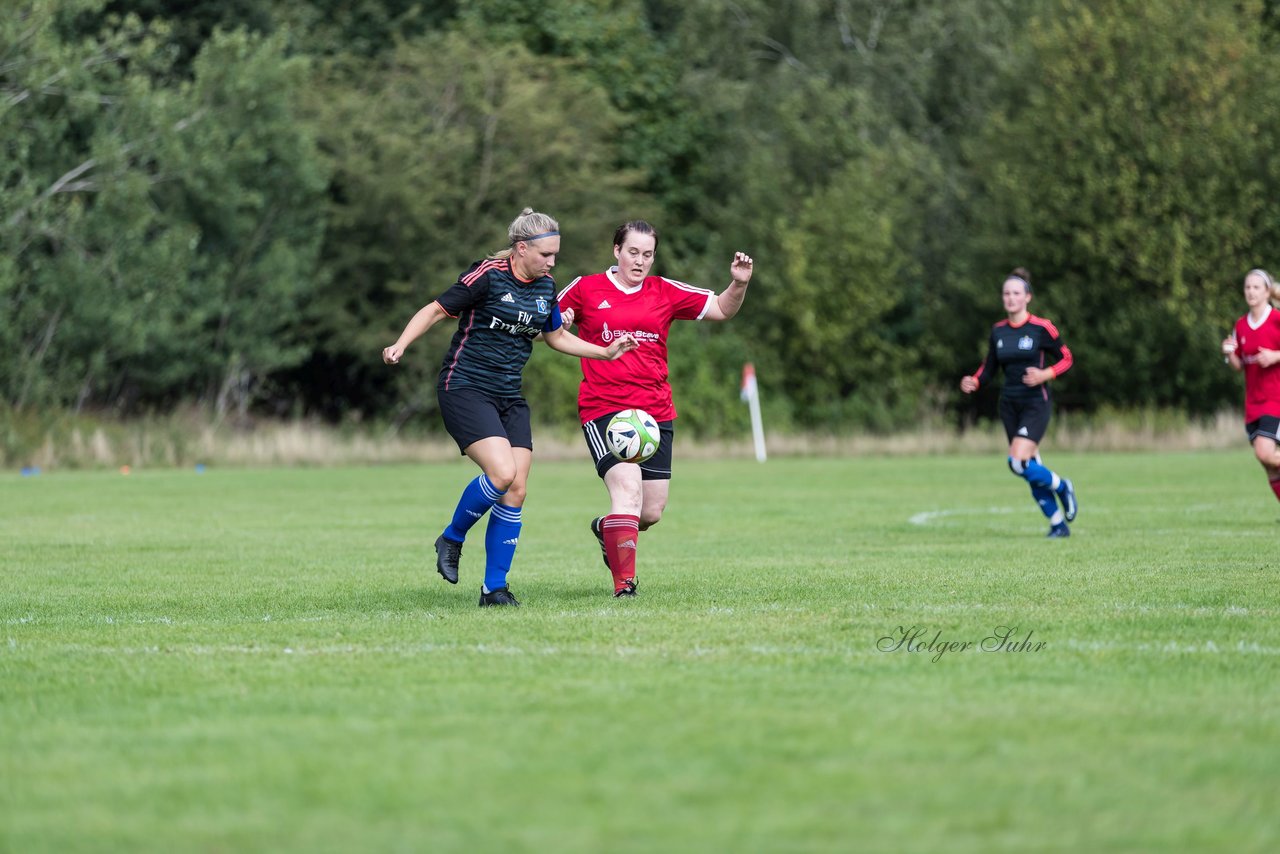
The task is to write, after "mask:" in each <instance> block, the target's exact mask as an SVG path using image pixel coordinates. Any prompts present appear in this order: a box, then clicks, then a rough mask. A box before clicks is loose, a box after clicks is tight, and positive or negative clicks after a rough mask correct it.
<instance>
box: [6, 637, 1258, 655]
mask: <svg viewBox="0 0 1280 854" xmlns="http://www.w3.org/2000/svg"><path fill="white" fill-rule="evenodd" d="M1037 640H1038V641H1042V642H1044V644H1045V647H1044V648H1043V649H1042V650H1039V651H1036V652H1033V653H1030V655H1031V656H1032V657H1039V656H1043V655H1048V654H1052V653H1054V652H1061V651H1064V650H1066V651H1069V652H1072V653H1098V652H1110V653H1137V654H1141V655H1155V656H1170V655H1173V656H1185V655H1207V656H1217V655H1232V656H1234V655H1247V656H1255V655H1262V656H1275V655H1280V647H1276V646H1266V645H1263V644H1260V643H1257V642H1254V641H1244V640H1239V641H1234V642H1231V641H1225V642H1222V643H1218V642H1215V641H1196V642H1187V641H1182V640H1157V641H1142V642H1132V641H1102V640H1083V639H1080V638H1053V637H1052V636H1044V637H1040V638H1037ZM875 643H876V641H875V639H869V640H868V641H867V642H866V643H865V644H857V645H851V646H829V647H824V646H810V645H805V644H790V645H775V644H748V645H746V646H743V647H738V646H717V645H714V644H711V645H708V644H699V645H696V646H693V647H688V648H684V647H681V648H668V647H661V646H657V647H642V646H616V647H612V648H607V647H606V648H596V647H574V646H569V647H566V646H519V645H512V644H489V643H480V644H449V643H445V644H437V643H417V644H374V645H364V644H325V645H321V646H306V645H303V644H297V645H292V646H277V645H270V644H262V645H257V644H216V645H214V644H192V645H181V644H179V645H173V646H158V645H157V646H124V647H115V646H94V645H91V644H42V643H31V642H22V643H19V642H18V641H17V640H16V639H15V638H12V637H10V638H9V639H8V645H7V646H8V652H10V653H13V652H16V651H17V650H19V649H20V648H28V649H31V648H37V649H40V650H41V652H42V653H43V652H57V653H59V654H73V655H104V656H151V655H163V656H187V657H202V656H215V657H218V656H228V657H230V656H264V657H279V656H283V657H288V656H300V657H331V656H351V657H356V656H370V655H374V656H378V655H390V656H397V657H417V656H426V655H436V654H446V655H459V654H472V655H481V656H487V655H493V656H502V657H514V656H525V655H528V656H546V657H550V656H562V655H579V656H587V657H600V656H601V655H605V656H609V657H614V656H616V657H619V658H633V657H648V658H658V659H692V660H708V659H718V658H723V659H730V660H741V659H742V658H743V654H744V652H745V653H747V654H750V655H755V656H759V657H763V658H773V657H777V658H787V659H790V658H818V657H834V658H872V657H878V656H882V655H893V654H895V653H900V654H907V655H910V654H911V653H910V652H906V651H904V650H894V651H881V650H877V649H876V647H875ZM1019 653H1023V651H1020V650H992V651H982V650H977V649H973V650H970V651H968V652H967V653H952V655H957V656H958V655H973V654H979V655H983V656H986V655H1002V654H1005V655H1008V654H1014V655H1017V654H1019ZM1023 654H1024V655H1025V654H1026V653H1023ZM924 657H928V653H927V652H926V653H924Z"/></svg>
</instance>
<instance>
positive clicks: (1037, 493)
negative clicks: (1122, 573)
mask: <svg viewBox="0 0 1280 854" xmlns="http://www.w3.org/2000/svg"><path fill="white" fill-rule="evenodd" d="M1001 296H1002V298H1003V300H1004V310H1005V311H1006V312H1007V313H1008V315H1009V318H1008V319H1007V320H1002V321H1000V322H999V323H997V324H996V325H995V326H993V327H992V328H991V338H990V343H989V345H988V348H987V358H986V361H984V362H983V363H982V365H981V366H980V367H979V368H978V370H977V371H975V372H974V373H973V374H971V375H969V376H966V377H963V378H962V379H961V380H960V390H961V391H963V392H964V393H965V394H972V393H973V392H975V391H977V390H978V388H979V387H980V386H981V385H982V384H983V383H984V382H985V381H987V380H989V379H990V378H991V377H992V376H993V375H994V374H995V369H996V364H997V363H999V365H1000V367H1001V368H1002V369H1003V370H1004V388H1003V389H1002V391H1001V393H1000V420H1001V421H1003V422H1004V432H1005V435H1006V436H1008V438H1009V469H1010V470H1011V471H1012V472H1013V473H1014V474H1015V475H1017V476H1018V477H1021V478H1024V479H1025V480H1026V481H1027V483H1029V484H1031V495H1032V497H1033V498H1035V501H1036V504H1038V505H1040V510H1041V511H1042V512H1043V513H1044V515H1045V516H1046V517H1047V518H1048V519H1049V525H1050V527H1049V536H1050V537H1069V536H1071V529H1070V528H1068V527H1067V523H1068V522H1070V521H1072V520H1074V519H1075V518H1076V509H1077V506H1076V492H1075V489H1074V488H1073V486H1072V484H1071V481H1070V480H1068V479H1067V478H1065V477H1059V476H1058V475H1056V474H1054V473H1053V472H1052V471H1050V470H1049V469H1047V468H1045V467H1044V465H1043V464H1042V463H1041V462H1040V450H1039V446H1040V440H1041V439H1042V438H1044V431H1045V430H1046V429H1048V427H1049V415H1050V404H1049V386H1048V383H1049V380H1052V379H1054V378H1056V377H1060V376H1062V375H1063V374H1064V373H1066V372H1067V370H1068V369H1070V367H1071V351H1070V350H1068V349H1067V346H1066V345H1065V344H1063V343H1062V339H1061V338H1060V337H1059V336H1058V330H1057V328H1056V327H1054V325H1053V324H1052V323H1050V322H1049V321H1048V320H1046V319H1044V318H1043V317H1036V316H1035V315H1034V314H1031V313H1030V312H1029V311H1027V305H1028V304H1029V303H1030V302H1031V274H1030V273H1028V272H1027V271H1026V270H1025V269H1024V268H1022V267H1018V268H1016V269H1015V270H1014V271H1013V272H1012V273H1010V274H1009V275H1008V276H1007V277H1006V278H1005V280H1004V288H1003V290H1002V293H1001ZM1045 353H1051V354H1053V356H1054V362H1053V364H1052V365H1049V366H1048V367H1046V366H1045ZM1058 501H1061V502H1062V509H1061V510H1059V509H1058Z"/></svg>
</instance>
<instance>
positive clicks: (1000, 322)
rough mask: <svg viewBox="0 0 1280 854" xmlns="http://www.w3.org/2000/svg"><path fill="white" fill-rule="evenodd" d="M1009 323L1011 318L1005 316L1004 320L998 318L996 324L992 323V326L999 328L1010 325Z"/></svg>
mask: <svg viewBox="0 0 1280 854" xmlns="http://www.w3.org/2000/svg"><path fill="white" fill-rule="evenodd" d="M1008 325H1009V319H1008V318H1005V319H1004V320H997V321H996V322H995V323H994V324H992V326H991V328H992V329H999V328H1000V327H1001V326H1008Z"/></svg>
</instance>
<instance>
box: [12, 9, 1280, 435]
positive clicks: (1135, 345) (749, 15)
mask: <svg viewBox="0 0 1280 854" xmlns="http://www.w3.org/2000/svg"><path fill="white" fill-rule="evenodd" d="M1278 28H1280V24H1278V23H1277V4H1276V3H1275V2H1273V0H1239V2H1233V3H1202V2H1199V0H1166V2H1162V3H1155V4H1152V3H1147V2H1143V0H946V2H942V0H812V2H803V0H782V2H778V0H736V2H734V3H723V2H719V0H547V2H543V3H538V4H530V3H520V2H514V0H472V1H471V2H413V0H364V2H362V3H350V2H344V0H288V2H281V3H277V4H261V3H257V2H253V0H57V2H55V0H7V2H6V11H5V13H4V14H3V15H0V151H3V156H0V182H2V184H3V188H4V190H3V193H0V348H3V351H4V352H5V354H6V357H5V358H4V359H0V407H3V408H5V409H8V410H10V411H18V412H22V411H31V410H36V409H59V410H67V409H77V410H78V409H86V408H87V409H90V410H94V411H110V412H115V413H119V414H122V415H134V414H140V413H150V412H158V411H166V410H168V409H170V408H173V407H175V406H179V405H188V404H197V405H203V406H208V407H212V408H216V409H217V410H219V411H221V412H227V411H232V412H239V413H241V414H248V413H265V414H272V415H280V416H294V415H302V416H308V417H320V418H324V419H327V420H331V421H335V422H344V421H354V420H366V419H374V420H380V421H387V422H394V423H414V424H424V425H429V424H434V421H435V419H432V418H421V417H419V416H421V415H423V414H425V413H428V412H430V411H431V410H432V409H433V408H434V406H435V401H434V395H433V393H432V388H433V385H434V376H435V372H436V370H437V368H438V365H439V359H440V356H441V354H442V352H443V349H444V346H445V339H446V338H447V336H448V335H449V334H451V330H447V329H439V330H433V332H432V333H430V335H429V336H428V337H427V338H426V339H425V340H423V341H421V342H419V343H418V344H417V345H415V351H416V355H415V354H411V358H408V359H406V360H405V364H404V365H402V366H401V367H400V368H398V369H397V370H395V371H390V370H387V369H386V368H385V367H384V366H383V365H382V364H381V362H380V359H379V358H378V354H379V351H380V349H381V348H382V347H383V346H385V345H386V344H387V343H389V342H390V341H391V340H393V339H394V337H395V335H396V334H397V333H398V332H399V329H400V328H401V327H402V325H403V323H404V321H405V320H406V319H407V318H408V317H409V315H410V314H411V313H412V312H413V311H414V310H416V309H417V308H418V307H419V306H421V305H422V304H423V303H425V302H427V301H428V300H430V299H431V298H432V297H433V296H434V295H435V294H437V293H438V292H440V291H442V290H443V289H444V288H445V287H447V286H448V284H450V283H451V282H452V281H453V280H454V278H455V277H456V276H457V274H458V273H459V272H461V271H462V270H463V269H465V267H466V266H467V265H468V264H469V263H470V262H471V261H474V260H476V259H478V258H480V257H482V256H483V255H485V254H487V253H489V252H491V251H493V250H496V249H499V248H502V245H503V243H505V227H506V225H507V223H508V222H509V221H510V220H511V218H512V217H514V215H515V214H516V213H518V212H519V210H520V209H521V208H522V207H524V206H526V205H528V206H532V207H535V208H537V209H539V210H542V211H546V212H548V213H550V214H552V215H553V216H555V217H557V218H558V219H559V221H560V223H561V227H562V230H563V234H564V237H563V240H562V245H563V252H562V255H561V257H560V259H559V263H558V266H557V269H556V274H557V279H558V280H560V281H561V282H562V283H567V281H568V280H569V278H571V277H572V276H575V275H579V274H585V273H590V272H596V271H598V270H600V269H602V268H604V267H605V266H607V265H608V264H610V263H612V255H611V252H610V245H609V244H610V235H611V234H612V231H613V229H614V228H615V227H616V226H617V225H618V224H619V223H620V222H621V221H623V220H625V219H631V218H645V219H648V220H649V221H651V222H653V223H654V224H655V225H656V226H657V227H658V229H659V230H660V232H661V233H662V241H661V247H660V252H659V259H658V262H657V264H656V265H655V271H656V272H658V273H660V274H663V275H668V276H672V277H674V278H679V279H682V280H684V281H689V282H692V283H694V284H699V285H703V286H706V287H712V288H715V289H716V290H719V289H721V288H722V287H723V286H724V285H725V284H726V283H727V282H728V279H729V276H728V266H729V260H730V258H731V257H732V253H733V251H734V250H737V249H741V250H744V251H748V252H750V253H751V254H752V255H753V256H754V257H755V258H756V262H757V274H756V278H755V280H754V281H753V284H752V287H751V291H750V293H749V296H748V298H747V303H746V305H745V307H744V310H743V311H742V313H741V314H740V315H739V316H738V317H737V318H736V319H735V320H734V321H733V322H732V323H730V324H726V325H718V326H717V328H715V329H714V330H712V329H709V328H703V327H701V326H699V325H697V324H678V325H677V326H676V328H675V329H674V330H673V335H672V341H671V349H672V379H673V382H674V383H676V385H677V402H678V403H680V402H683V403H684V404H685V405H684V406H683V407H682V409H681V413H682V419H683V423H684V424H685V425H686V426H687V427H689V428H692V429H694V430H707V431H711V430H715V431H723V430H732V429H740V428H741V427H743V425H745V419H746V415H745V412H743V411H742V407H741V406H740V404H739V403H738V400H737V386H736V382H737V377H738V372H739V370H740V368H741V364H742V363H743V362H745V361H753V362H754V363H756V365H757V368H758V371H759V377H760V383H761V388H762V395H763V397H764V399H765V400H766V402H767V406H768V408H769V411H770V417H771V419H772V420H773V421H774V423H779V422H781V423H784V424H789V425H792V426H795V427H797V428H802V429H830V428H848V427H856V428H860V429H888V428H890V427H893V426H895V425H899V424H902V423H911V422H913V421H915V420H916V419H918V418H919V417H921V415H922V413H925V412H930V413H936V412H939V411H943V412H946V413H948V414H949V417H952V418H956V419H958V420H966V419H970V418H972V417H973V416H974V415H975V413H979V412H983V411H987V410H986V408H988V407H990V406H991V400H990V399H989V398H987V399H984V401H979V402H976V403H975V402H973V401H968V400H961V396H960V395H959V393H958V392H957V391H956V383H957V381H958V378H959V376H960V375H961V374H962V373H964V372H967V371H970V370H972V369H973V368H974V367H975V366H976V365H977V364H978V362H979V360H980V359H981V357H982V355H983V348H984V347H985V342H986V333H987V329H988V328H989V326H990V324H991V323H992V322H993V321H995V320H997V319H999V318H1000V316H1001V314H1002V312H1001V308H1000V301H999V288H1000V284H1001V281H1002V279H1003V276H1004V274H1005V273H1006V272H1007V271H1008V270H1009V269H1011V268H1012V267H1014V266H1025V267H1028V268H1030V269H1031V270H1032V272H1033V275H1034V279H1035V281H1034V283H1035V285H1036V296H1035V300H1034V302H1033V303H1032V311H1033V312H1035V313H1037V314H1043V315H1046V316H1048V317H1050V318H1052V319H1053V320H1054V321H1055V323H1056V324H1057V326H1058V327H1059V329H1060V330H1061V331H1062V333H1063V336H1064V339H1065V340H1066V342H1067V343H1068V345H1069V346H1071V348H1072V349H1073V351H1074V352H1075V353H1076V358H1077V367H1076V368H1075V369H1074V370H1073V371H1072V372H1071V373H1070V374H1068V375H1067V376H1066V377H1064V378H1063V380H1062V381H1060V384H1059V386H1058V388H1057V391H1056V394H1057V396H1058V400H1059V402H1060V405H1061V406H1063V407H1066V408H1069V409H1075V410H1079V411H1085V412H1087V411H1091V410H1095V409H1099V408H1103V407H1119V408H1131V407H1169V408H1176V409H1180V410H1185V411H1188V412H1191V413H1195V414H1199V413H1205V414H1207V413H1210V412H1215V411H1218V410H1220V409H1222V408H1223V407H1226V406H1232V405H1235V404H1236V402H1237V398H1238V396H1239V387H1238V378H1237V377H1236V376H1234V375H1233V374H1231V372H1229V371H1225V370H1223V368H1222V364H1221V359H1220V357H1217V355H1216V352H1217V342H1218V341H1220V340H1221V338H1222V336H1223V334H1225V332H1226V331H1227V330H1228V329H1229V326H1230V323H1231V322H1232V320H1233V319H1234V318H1235V317H1237V316H1238V315H1239V314H1240V313H1241V312H1242V311H1243V309H1242V298H1241V295H1240V283H1241V280H1242V278H1243V275H1244V273H1245V271H1247V270H1248V269H1249V268H1251V267H1254V266H1264V267H1265V266H1267V265H1268V264H1272V265H1274V266H1277V267H1280V262H1277V261H1275V260H1273V259H1271V258H1269V257H1267V253H1268V252H1270V251H1272V250H1273V247H1275V246H1277V245H1280V239H1278V238H1280V215H1278V214H1277V210H1278V208H1277V204H1276V199H1275V195H1276V192H1275V191H1276V188H1277V187H1278V186H1280V180H1278V179H1280V155H1278V153H1277V147H1276V145H1275V144H1274V140H1276V139H1280V79H1278V78H1280V63H1277V61H1276V60H1277V55H1276V37H1277V32H1278ZM544 349H545V348H537V350H535V353H536V355H535V357H534V359H533V361H532V362H531V364H530V368H529V370H528V372H527V382H526V391H527V394H528V396H529V397H530V398H531V399H533V400H534V401H535V411H536V412H537V413H538V414H539V415H540V416H542V417H544V418H556V419H560V420H562V419H565V418H568V417H570V416H569V414H570V413H572V411H573V400H574V396H575V392H576V380H577V376H578V373H577V366H576V364H575V363H574V362H573V360H570V359H565V358H564V357H561V356H557V355H556V354H550V353H543V352H538V351H540V350H544ZM974 407H977V408H976V409H975V408H974Z"/></svg>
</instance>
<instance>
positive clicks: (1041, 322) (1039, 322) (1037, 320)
mask: <svg viewBox="0 0 1280 854" xmlns="http://www.w3.org/2000/svg"><path fill="white" fill-rule="evenodd" d="M1027 320H1029V321H1031V322H1032V323H1034V324H1035V325H1036V326H1042V327H1044V328H1045V329H1046V330H1048V332H1049V334H1050V335H1052V336H1053V337H1054V338H1057V337H1059V336H1058V327H1056V326H1054V325H1053V321H1051V320H1049V318H1047V317H1036V316H1035V315H1034V314H1033V315H1031V316H1030V317H1028V318H1027Z"/></svg>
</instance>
